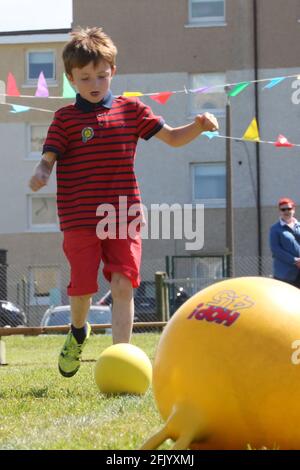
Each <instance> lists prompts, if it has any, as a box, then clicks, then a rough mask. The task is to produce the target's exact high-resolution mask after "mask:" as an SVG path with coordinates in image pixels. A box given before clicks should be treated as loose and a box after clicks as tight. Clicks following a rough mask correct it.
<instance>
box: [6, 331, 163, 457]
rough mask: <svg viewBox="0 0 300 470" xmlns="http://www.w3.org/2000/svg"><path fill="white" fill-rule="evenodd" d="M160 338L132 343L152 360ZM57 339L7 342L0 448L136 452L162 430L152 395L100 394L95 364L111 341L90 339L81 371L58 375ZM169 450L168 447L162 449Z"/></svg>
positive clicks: (140, 336)
mask: <svg viewBox="0 0 300 470" xmlns="http://www.w3.org/2000/svg"><path fill="white" fill-rule="evenodd" d="M158 340H159V334H157V333H156V334H154V333H149V334H136V335H134V336H133V341H132V343H133V344H135V345H136V346H139V347H140V348H142V349H143V350H144V351H145V352H146V354H148V356H149V357H150V359H151V361H152V360H153V357H154V352H155V348H156V345H157V343H158ZM63 341H64V337H63V336H61V335H53V336H39V337H23V336H15V337H13V336H11V337H7V338H5V343H6V356H7V362H8V365H7V366H3V367H2V366H1V367H0V449H109V450H112V449H128V450H131V449H137V448H139V447H140V446H141V445H142V443H143V442H144V441H145V440H146V439H147V438H148V437H149V436H150V435H151V434H152V433H153V431H154V430H155V429H158V428H160V427H161V425H162V421H161V418H160V416H159V414H158V411H157V408H156V405H155V402H154V398H153V394H152V390H151V388H150V389H149V390H148V391H147V393H146V394H145V395H144V396H134V395H119V396H106V395H104V394H101V393H100V392H99V390H98V388H97V386H96V384H95V382H94V379H93V369H94V366H95V361H96V359H97V358H98V357H99V355H100V353H101V352H102V351H103V350H104V349H105V348H106V347H108V346H109V345H110V344H111V337H110V336H106V335H93V336H92V337H91V338H90V340H89V342H88V344H87V346H86V348H85V350H84V355H83V360H84V362H83V363H82V365H81V368H80V370H79V372H78V373H77V374H76V375H75V376H74V377H73V378H71V379H65V378H63V377H61V376H60V374H59V372H58V369H57V356H58V353H59V351H60V349H61V346H62V344H63ZM165 446H166V447H165V448H168V443H167V444H166V445H165Z"/></svg>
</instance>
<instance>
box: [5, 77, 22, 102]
mask: <svg viewBox="0 0 300 470" xmlns="http://www.w3.org/2000/svg"><path fill="white" fill-rule="evenodd" d="M6 94H7V95H8V96H20V92H19V90H18V87H17V83H16V79H15V77H14V76H13V74H12V73H11V72H9V74H8V76H7V85H6Z"/></svg>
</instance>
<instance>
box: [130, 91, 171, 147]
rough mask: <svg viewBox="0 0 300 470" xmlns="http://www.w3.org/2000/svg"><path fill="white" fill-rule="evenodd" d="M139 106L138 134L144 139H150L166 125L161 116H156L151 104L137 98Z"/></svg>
mask: <svg viewBox="0 0 300 470" xmlns="http://www.w3.org/2000/svg"><path fill="white" fill-rule="evenodd" d="M136 106H137V134H138V136H139V137H141V138H142V139H144V140H149V139H150V138H151V137H153V136H154V135H155V134H156V133H157V132H158V131H160V129H161V128H162V127H163V126H164V124H165V121H164V119H163V118H162V117H161V116H156V115H155V114H154V113H153V111H152V109H151V108H150V106H147V105H146V104H144V103H142V102H141V101H140V100H139V99H137V100H136Z"/></svg>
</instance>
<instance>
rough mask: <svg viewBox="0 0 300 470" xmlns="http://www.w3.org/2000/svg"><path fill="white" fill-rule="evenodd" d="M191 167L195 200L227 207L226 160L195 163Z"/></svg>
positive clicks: (211, 205)
mask: <svg viewBox="0 0 300 470" xmlns="http://www.w3.org/2000/svg"><path fill="white" fill-rule="evenodd" d="M191 169H192V188H193V202H194V203H202V204H204V206H206V207H225V205H226V167H225V162H216V163H193V164H192V165H191Z"/></svg>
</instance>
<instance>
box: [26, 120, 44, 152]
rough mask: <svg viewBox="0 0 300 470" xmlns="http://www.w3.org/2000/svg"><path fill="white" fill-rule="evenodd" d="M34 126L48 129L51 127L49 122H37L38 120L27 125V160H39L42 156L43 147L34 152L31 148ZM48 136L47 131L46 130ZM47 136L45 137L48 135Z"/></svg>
mask: <svg viewBox="0 0 300 470" xmlns="http://www.w3.org/2000/svg"><path fill="white" fill-rule="evenodd" d="M33 127H46V128H47V129H48V128H49V123H45V124H44V123H42V124H41V123H36V122H30V123H28V124H27V126H26V140H27V152H26V156H25V160H33V161H38V160H40V159H41V157H42V150H43V149H42V148H41V150H40V151H39V152H34V151H32V149H31V135H32V128H33ZM46 136H47V132H46ZM46 136H45V137H46Z"/></svg>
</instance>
